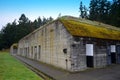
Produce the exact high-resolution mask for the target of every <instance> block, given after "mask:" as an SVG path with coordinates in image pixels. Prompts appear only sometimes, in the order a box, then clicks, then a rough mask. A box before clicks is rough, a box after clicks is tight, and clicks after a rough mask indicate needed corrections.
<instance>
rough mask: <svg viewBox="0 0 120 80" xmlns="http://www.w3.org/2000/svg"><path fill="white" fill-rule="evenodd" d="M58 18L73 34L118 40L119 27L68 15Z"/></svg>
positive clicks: (119, 37)
mask: <svg viewBox="0 0 120 80" xmlns="http://www.w3.org/2000/svg"><path fill="white" fill-rule="evenodd" d="M59 20H60V21H61V22H62V23H63V25H64V26H65V27H66V29H67V30H68V32H69V33H70V34H71V35H73V36H81V37H92V38H101V39H112V40H120V29H119V28H116V27H113V26H110V25H106V24H103V23H98V24H97V23H96V22H92V21H90V20H88V21H87V20H82V19H77V18H68V17H62V18H60V19H59Z"/></svg>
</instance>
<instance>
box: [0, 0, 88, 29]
mask: <svg viewBox="0 0 120 80" xmlns="http://www.w3.org/2000/svg"><path fill="white" fill-rule="evenodd" d="M80 1H82V2H83V4H84V5H86V6H87V7H88V6H89V2H90V0H0V30H1V28H2V26H5V25H6V24H7V23H8V22H10V23H11V22H13V21H14V20H15V19H17V20H18V19H19V17H20V16H21V14H22V13H24V14H25V15H26V16H27V17H28V18H29V19H30V20H31V21H34V20H35V19H37V18H38V17H39V16H40V17H41V18H42V17H43V16H44V17H46V18H47V17H50V16H52V17H53V18H54V19H55V18H57V17H58V15H59V13H61V15H62V16H64V15H71V16H75V17H79V4H80Z"/></svg>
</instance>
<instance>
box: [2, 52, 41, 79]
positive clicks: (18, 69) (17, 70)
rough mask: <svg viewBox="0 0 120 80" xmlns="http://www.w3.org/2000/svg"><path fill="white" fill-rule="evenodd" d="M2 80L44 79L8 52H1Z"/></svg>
mask: <svg viewBox="0 0 120 80" xmlns="http://www.w3.org/2000/svg"><path fill="white" fill-rule="evenodd" d="M0 80H42V78H40V77H39V76H38V75H36V74H35V73H34V72H32V71H31V70H29V69H28V68H26V67H25V66H24V65H23V64H21V63H20V62H19V61H18V60H16V59H15V58H14V57H12V56H10V54H8V53H7V52H0Z"/></svg>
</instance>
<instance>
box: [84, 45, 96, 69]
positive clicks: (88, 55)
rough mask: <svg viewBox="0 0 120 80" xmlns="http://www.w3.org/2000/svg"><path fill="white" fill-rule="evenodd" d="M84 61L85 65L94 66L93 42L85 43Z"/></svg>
mask: <svg viewBox="0 0 120 80" xmlns="http://www.w3.org/2000/svg"><path fill="white" fill-rule="evenodd" d="M86 63H87V67H93V66H94V60H93V44H86Z"/></svg>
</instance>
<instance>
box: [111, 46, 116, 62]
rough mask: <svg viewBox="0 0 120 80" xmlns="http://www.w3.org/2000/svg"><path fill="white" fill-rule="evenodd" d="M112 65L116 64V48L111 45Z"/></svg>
mask: <svg viewBox="0 0 120 80" xmlns="http://www.w3.org/2000/svg"><path fill="white" fill-rule="evenodd" d="M111 63H116V46H115V45H111Z"/></svg>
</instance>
